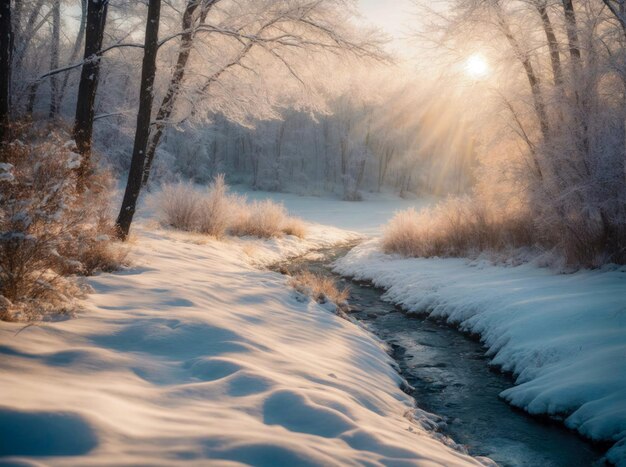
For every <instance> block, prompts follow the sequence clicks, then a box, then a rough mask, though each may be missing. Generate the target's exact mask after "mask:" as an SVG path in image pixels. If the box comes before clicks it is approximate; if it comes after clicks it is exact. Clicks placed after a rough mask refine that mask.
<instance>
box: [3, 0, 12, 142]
mask: <svg viewBox="0 0 626 467" xmlns="http://www.w3.org/2000/svg"><path fill="white" fill-rule="evenodd" d="M12 49H13V34H12V24H11V0H1V1H0V143H3V142H5V141H6V140H7V139H8V133H9V90H10V86H11V51H12Z"/></svg>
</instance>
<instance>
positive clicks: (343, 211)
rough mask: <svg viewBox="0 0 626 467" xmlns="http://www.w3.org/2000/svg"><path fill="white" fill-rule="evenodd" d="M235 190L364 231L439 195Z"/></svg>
mask: <svg viewBox="0 0 626 467" xmlns="http://www.w3.org/2000/svg"><path fill="white" fill-rule="evenodd" d="M234 191H236V192H237V193H240V194H243V195H245V196H246V197H247V198H248V199H251V200H253V199H266V198H269V199H272V200H274V201H276V202H279V203H283V204H284V205H285V207H286V208H287V209H288V210H289V212H290V213H292V214H294V215H296V216H299V217H302V218H304V219H306V220H307V221H309V222H315V223H318V224H324V225H332V226H335V227H338V228H341V229H345V230H351V231H356V232H359V233H360V234H362V235H378V234H380V233H381V231H382V227H383V226H384V224H386V223H387V222H388V221H389V219H391V218H392V217H393V215H394V213H395V212H396V211H400V210H404V209H408V208H415V209H418V210H419V209H421V208H423V207H426V206H428V205H430V204H432V203H434V202H435V201H436V200H437V199H439V198H436V197H434V196H430V197H424V198H415V199H402V198H399V197H398V196H396V195H393V194H390V193H364V194H363V196H364V201H361V202H354V201H343V200H341V199H339V198H338V197H336V196H334V197H333V196H331V195H324V196H299V195H295V194H292V193H275V192H271V193H270V192H267V191H252V190H250V189H246V188H243V187H234Z"/></svg>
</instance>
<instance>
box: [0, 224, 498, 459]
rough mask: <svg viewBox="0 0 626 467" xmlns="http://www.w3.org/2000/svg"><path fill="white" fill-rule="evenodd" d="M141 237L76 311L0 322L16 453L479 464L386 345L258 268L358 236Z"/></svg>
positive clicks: (0, 441) (12, 452)
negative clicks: (421, 402) (125, 264)
mask: <svg viewBox="0 0 626 467" xmlns="http://www.w3.org/2000/svg"><path fill="white" fill-rule="evenodd" d="M136 232H137V233H136V235H135V244H134V249H133V253H132V257H133V259H134V261H135V265H134V267H133V268H131V269H130V270H127V271H125V272H122V273H119V274H102V275H100V276H97V277H95V278H92V279H90V280H89V283H90V285H91V286H92V287H93V289H94V293H93V294H91V295H90V296H89V297H88V299H87V300H86V302H85V310H84V312H83V313H81V314H80V315H79V316H77V317H76V318H74V319H69V320H66V321H58V322H44V323H41V324H38V325H35V326H30V327H26V328H23V325H20V324H15V323H0V332H1V333H2V345H1V347H0V349H1V351H2V359H1V363H0V365H1V367H2V371H1V372H0V388H1V389H0V397H1V399H2V403H1V407H0V420H1V422H0V427H2V429H1V430H0V431H1V436H0V451H1V452H2V454H4V455H9V456H12V457H8V458H6V459H5V460H6V461H8V462H14V463H16V464H21V465H35V464H37V465H39V463H40V462H41V463H45V464H52V465H94V464H97V465H103V464H107V465H110V464H137V463H141V464H150V465H171V464H172V463H180V464H184V463H186V464H192V465H198V464H206V462H207V459H210V460H211V461H213V462H215V463H216V464H220V465H222V464H223V465H241V464H254V465H267V466H270V465H422V466H435V465H442V466H443V465H445V466H453V465H480V461H479V460H476V459H472V458H471V457H468V456H466V455H463V454H460V453H458V452H456V451H454V450H453V449H451V448H449V447H447V446H446V445H445V444H444V443H443V442H442V441H444V440H438V439H436V438H435V437H433V436H432V435H431V434H428V433H426V432H425V431H424V429H423V428H421V425H420V424H419V421H420V420H422V421H423V422H424V423H427V422H428V416H427V415H426V414H423V413H422V412H421V411H419V410H414V405H413V401H412V399H411V398H410V397H409V396H407V395H406V394H404V393H403V392H402V391H401V390H400V389H399V385H400V384H401V378H400V376H399V375H398V374H397V373H396V371H395V370H394V369H393V366H392V364H393V362H392V360H391V358H390V357H389V356H388V355H387V354H386V353H385V350H384V348H383V346H382V344H381V343H380V342H379V341H378V340H376V339H375V338H374V337H372V336H371V335H369V334H368V333H366V332H365V331H364V330H362V329H361V328H359V327H357V326H356V325H354V324H352V323H350V322H348V321H346V320H343V319H341V318H339V317H338V316H336V315H335V314H333V313H331V312H329V311H328V310H326V309H324V308H323V307H321V306H320V305H318V304H316V303H313V302H310V301H305V300H303V299H302V298H301V297H300V298H299V297H298V296H297V295H296V294H295V293H294V292H293V291H292V290H290V289H289V288H288V287H287V285H286V282H287V280H286V278H284V277H283V276H280V275H278V274H275V273H271V272H266V271H261V270H259V269H258V268H256V267H255V266H254V265H253V263H254V264H258V263H261V264H267V263H269V262H272V261H275V260H277V259H279V258H286V257H288V256H290V255H294V254H299V253H302V252H304V251H306V250H307V249H311V248H313V247H321V246H324V245H329V244H331V243H333V242H338V241H347V240H350V239H353V238H354V235H353V234H350V233H345V232H344V233H341V232H340V231H338V230H336V229H332V228H325V227H324V228H320V227H314V226H312V227H311V235H310V237H309V238H310V239H309V240H307V241H304V242H302V241H299V240H296V239H294V238H285V239H277V240H272V241H269V242H267V241H260V240H251V239H235V240H233V239H231V240H228V241H225V242H218V241H215V240H211V239H206V238H203V237H200V236H196V235H190V234H183V233H176V232H172V231H167V230H158V229H155V228H154V226H149V225H145V223H144V225H142V226H141V227H139V228H138V229H137V230H136ZM413 416H414V417H415V419H416V420H415V421H411V418H412V417H413ZM484 462H485V463H488V462H489V461H487V460H485V461H484Z"/></svg>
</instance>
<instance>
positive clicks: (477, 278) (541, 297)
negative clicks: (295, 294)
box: [335, 240, 626, 466]
mask: <svg viewBox="0 0 626 467" xmlns="http://www.w3.org/2000/svg"><path fill="white" fill-rule="evenodd" d="M335 270H336V271H337V272H339V273H341V274H343V275H347V276H353V277H355V278H356V279H360V280H368V281H372V282H373V283H374V284H375V285H376V286H378V287H381V288H384V289H386V293H385V294H384V296H383V298H384V299H386V300H389V301H390V302H393V303H396V304H399V305H401V306H402V307H403V308H405V309H406V310H410V311H412V312H416V313H425V314H427V315H428V316H430V317H432V318H435V319H442V320H445V321H447V322H449V323H452V324H454V325H456V326H458V327H459V328H460V329H462V330H464V331H467V332H470V333H474V334H477V335H480V337H481V339H482V341H483V343H484V345H485V346H486V347H487V349H488V350H487V352H488V355H489V356H490V357H491V359H492V360H491V361H492V364H494V365H497V366H499V367H501V368H502V369H503V370H504V371H507V372H512V373H513V374H514V376H515V378H516V380H515V382H516V384H515V386H514V387H512V388H510V389H507V390H506V391H504V392H503V393H502V394H501V396H502V397H503V398H504V399H506V400H507V401H508V402H510V403H511V404H513V405H514V406H517V407H520V408H523V409H524V410H527V411H528V412H529V413H531V414H548V415H551V416H555V417H558V418H563V419H564V422H565V424H566V426H568V427H569V428H572V429H575V430H578V431H579V432H580V433H582V434H583V435H585V436H587V437H589V438H592V439H595V440H611V441H615V443H616V444H615V445H614V446H613V448H612V449H611V450H610V451H609V452H608V455H607V456H608V459H609V460H611V461H612V462H613V463H615V464H617V465H619V466H626V389H625V388H626V268H617V267H613V268H605V269H603V270H594V271H590V270H582V271H579V272H577V273H575V274H556V273H553V272H551V271H550V270H549V269H546V268H538V267H536V266H534V265H532V264H524V265H521V266H517V267H504V266H494V265H492V264H490V263H488V262H485V261H473V262H469V261H467V260H463V259H422V258H418V259H415V258H412V259H405V258H401V257H398V256H390V255H385V254H383V253H381V252H380V248H379V243H378V241H377V240H370V241H368V242H365V243H363V244H361V245H359V246H358V247H356V248H355V249H353V250H352V251H351V252H350V253H349V254H348V255H347V256H346V257H344V258H342V259H340V260H339V261H338V262H337V263H336V265H335Z"/></svg>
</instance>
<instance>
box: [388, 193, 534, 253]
mask: <svg viewBox="0 0 626 467" xmlns="http://www.w3.org/2000/svg"><path fill="white" fill-rule="evenodd" d="M532 226H533V224H532V222H531V221H530V217H529V216H528V215H527V214H526V213H524V212H523V211H519V210H510V211H499V210H498V209H496V208H495V207H489V208H487V207H486V206H485V204H484V202H481V201H480V200H477V199H475V198H469V197H465V198H450V199H448V200H446V201H444V202H442V203H439V204H438V205H437V206H435V207H433V208H430V209H424V210H422V211H420V212H417V211H415V209H413V208H411V209H408V210H406V211H402V212H399V213H397V214H396V215H395V216H394V217H393V218H392V219H391V221H390V222H389V224H388V225H387V227H386V228H385V230H384V232H383V239H382V242H383V243H382V246H383V250H384V251H385V252H387V253H399V254H402V255H405V256H412V257H433V256H472V255H474V254H476V253H477V252H480V251H485V250H491V251H503V250H507V249H513V248H519V247H522V246H532V245H533V244H534V243H535V238H534V233H533V229H532Z"/></svg>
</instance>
